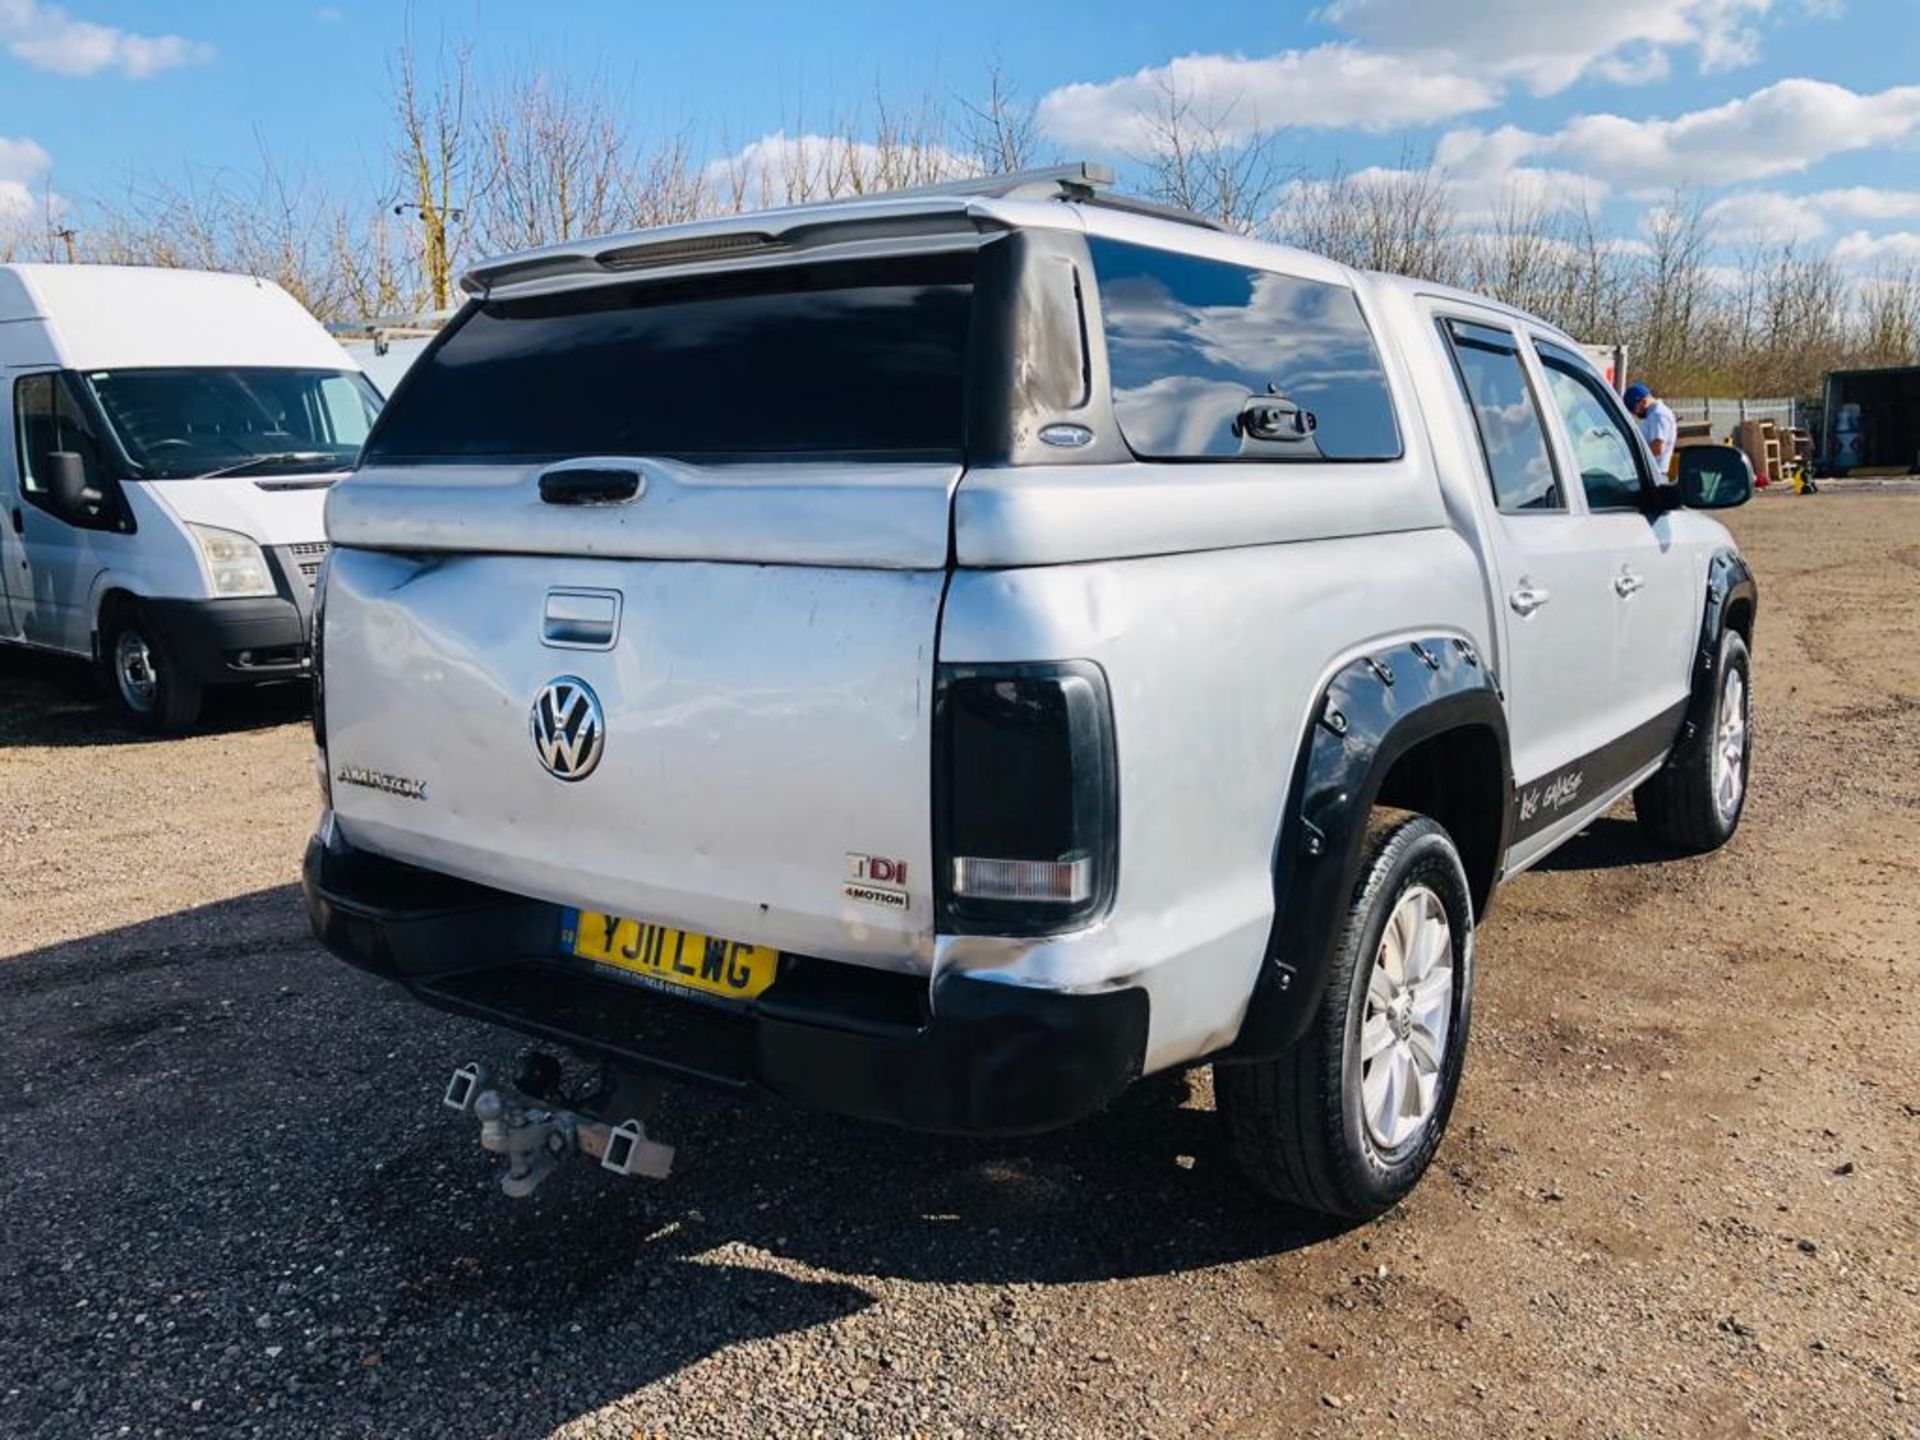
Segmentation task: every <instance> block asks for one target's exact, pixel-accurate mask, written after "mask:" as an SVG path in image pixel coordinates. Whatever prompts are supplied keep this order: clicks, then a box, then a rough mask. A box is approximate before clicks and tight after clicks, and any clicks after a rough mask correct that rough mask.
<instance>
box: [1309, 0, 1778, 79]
mask: <svg viewBox="0 0 1920 1440" xmlns="http://www.w3.org/2000/svg"><path fill="white" fill-rule="evenodd" d="M1769 6H1770V0H1611V3H1609V4H1607V5H1604V6H1601V5H1596V4H1594V3H1593V0H1332V3H1331V4H1329V5H1327V6H1326V7H1325V8H1324V9H1323V10H1321V11H1320V17H1321V18H1322V19H1324V20H1326V21H1328V22H1329V23H1331V24H1333V25H1336V26H1338V27H1339V28H1340V29H1341V30H1344V31H1345V32H1346V33H1347V34H1349V35H1351V36H1353V37H1354V38H1355V39H1357V40H1360V41H1362V42H1363V43H1365V44H1368V45H1371V46H1374V47H1376V48H1378V49H1381V50H1390V51H1396V52H1407V51H1420V52H1425V53H1427V54H1430V55H1432V56H1434V57H1436V59H1437V60H1439V61H1440V62H1441V63H1445V64H1448V65H1450V66H1452V67H1453V68H1454V69H1455V70H1456V71H1459V72H1463V73H1470V74H1480V75H1490V76H1494V77H1496V78H1499V79H1503V80H1513V81H1517V82H1519V83H1521V84H1524V85H1525V86H1526V87H1527V88H1528V89H1530V90H1532V91H1533V92H1534V93H1535V94H1537V95H1551V94H1554V93H1556V92H1558V91H1561V90H1564V89H1566V88H1567V87H1568V86H1569V85H1571V84H1573V83H1574V82H1575V81H1576V80H1579V79H1581V78H1583V77H1585V76H1588V75H1593V76H1595V77H1597V78H1600V79H1603V80H1610V81H1613V82H1615V83H1628V84H1631V83H1635V82H1643V81H1647V80H1654V79H1658V78H1660V77H1661V76H1663V75H1665V74H1666V73H1667V71H1668V69H1669V68H1670V60H1669V52H1671V51H1675V50H1691V51H1693V52H1695V54H1696V56H1697V63H1698V65H1699V68H1700V69H1702V70H1708V71H1711V70H1727V69H1731V68H1733V67H1735V66H1738V65H1744V64H1747V63H1749V62H1750V61H1752V60H1753V59H1754V57H1755V55H1756V54H1757V53H1758V49H1759V37H1758V35H1757V33H1756V32H1755V30H1754V27H1753V22H1754V20H1756V19H1757V18H1758V17H1760V16H1761V15H1764V14H1765V13H1766V11H1767V10H1768V8H1769Z"/></svg>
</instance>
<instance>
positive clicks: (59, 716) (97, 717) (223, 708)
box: [0, 645, 310, 749]
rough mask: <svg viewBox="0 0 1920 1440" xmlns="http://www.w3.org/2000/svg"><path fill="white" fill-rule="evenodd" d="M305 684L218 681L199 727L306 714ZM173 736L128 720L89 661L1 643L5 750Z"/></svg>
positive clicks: (0, 720) (272, 721) (232, 727)
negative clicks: (136, 726) (221, 684)
mask: <svg viewBox="0 0 1920 1440" xmlns="http://www.w3.org/2000/svg"><path fill="white" fill-rule="evenodd" d="M309 708H310V706H309V695H308V691H307V687H306V685H304V684H288V685H267V686H260V687H258V688H253V687H247V686H234V687H216V688H214V689H212V690H209V691H208V692H207V703H206V711H205V713H204V714H203V715H202V717H201V720H200V723H199V724H198V725H197V726H195V727H194V731H193V733H196V734H203V733H206V732H209V731H215V732H227V731H239V730H260V729H265V728H267V727H269V726H274V725H286V724H290V723H293V722H295V721H300V720H304V719H306V717H307V714H308V712H309ZM170 738H173V737H170V736H165V735H147V734H144V733H142V732H141V731H138V730H135V729H134V728H133V727H132V726H130V725H128V724H127V723H126V721H124V720H123V719H122V718H121V716H120V712H119V710H118V709H117V708H116V707H115V705H114V703H113V701H112V700H111V699H109V698H108V696H107V694H106V692H105V691H104V690H103V689H102V688H101V685H100V682H99V680H98V678H97V677H96V675H95V672H94V669H93V667H92V666H91V665H90V664H88V663H87V662H86V661H84V660H75V659H71V658H69V657H67V656H64V655H49V654H46V653H44V652H41V651H35V650H22V649H17V648H15V647H13V646H10V645H8V646H0V749H8V748H11V747H16V746H18V747H26V746H73V745H153V744H164V743H166V741H167V740H169V739H170Z"/></svg>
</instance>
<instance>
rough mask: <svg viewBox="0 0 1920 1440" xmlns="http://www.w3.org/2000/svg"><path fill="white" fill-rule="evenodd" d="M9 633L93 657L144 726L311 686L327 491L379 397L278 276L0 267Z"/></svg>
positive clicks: (1, 492) (16, 639)
mask: <svg viewBox="0 0 1920 1440" xmlns="http://www.w3.org/2000/svg"><path fill="white" fill-rule="evenodd" d="M0 382H4V383H0V415H4V416H5V417H6V420H7V426H6V430H7V434H8V435H9V437H10V443H8V444H6V445H5V446H4V447H0V450H3V451H4V453H3V454H0V512H4V514H0V644H4V643H11V644H17V645H28V646H33V647H35V648H37V649H42V650H52V651H59V652H62V653H65V654H70V655H76V656H83V657H88V658H92V659H94V660H96V661H97V662H98V663H99V664H100V665H101V667H102V670H103V672H104V674H105V676H106V678H107V680H108V682H109V688H110V689H111V691H112V693H113V694H114V695H115V696H116V697H117V698H118V700H119V702H120V704H121V706H122V707H123V708H124V710H125V711H126V713H127V715H128V717H129V718H130V719H131V720H132V721H134V722H135V723H136V724H138V725H140V726H141V727H143V728H146V729H153V730H175V729H180V728H183V727H185V726H187V725H190V724H192V723H193V721H194V720H195V718H197V716H198V714H199V711H200V702H201V697H202V694H203V692H204V690H205V687H206V686H208V685H216V684H235V683H258V682H265V681H276V680H297V679H302V678H304V677H305V676H306V675H307V674H308V671H309V665H310V662H309V658H308V651H307V613H308V610H309V608H310V606H311V603H312V592H313V581H314V577H315V576H316V575H317V574H318V572H319V569H320V562H321V560H322V559H323V558H324V556H325V554H326V548H327V547H326V541H325V533H324V527H323V525H322V521H321V504H322V501H323V499H324V498H325V492H326V490H327V488H328V487H329V486H331V485H332V484H333V482H334V481H335V480H336V479H338V478H339V476H340V475H341V474H342V473H344V472H345V471H346V470H347V469H348V468H350V467H351V466H352V464H353V463H354V459H355V457H356V455H357V454H358V453H359V449H360V442H361V441H362V440H363V439H365V438H366V434H367V430H368V427H369V426H370V425H371V424H372V422H373V418H374V415H375V414H376V413H377V411H378V409H379V405H380V400H379V396H378V394H377V392H375V390H374V389H373V387H372V386H371V385H369V384H368V383H367V380H366V377H365V376H364V375H362V374H361V372H360V368H359V367H358V366H357V365H355V364H354V362H353V360H352V359H351V358H350V357H349V356H348V355H347V353H346V352H345V351H344V350H342V349H341V348H340V346H339V345H338V343H336V342H335V341H334V339H333V338H332V337H331V336H329V335H328V334H327V332H326V331H325V330H324V329H323V328H322V327H321V325H320V323H319V322H318V321H316V320H315V319H314V318H313V317H312V316H311V315H309V314H308V313H307V311H306V310H305V309H304V308H303V307H302V306H301V305H300V303H299V302H298V301H296V300H295V299H294V298H293V297H292V296H290V295H288V294H287V293H286V291H284V290H282V289H281V288H280V287H279V286H277V285H275V284H273V283H272V282H270V281H266V280H256V279H254V278H252V277H251V276H245V275H216V274H209V273H206V272H204V271H193V270H163V269H140V268H132V267H122V266H111V265H0Z"/></svg>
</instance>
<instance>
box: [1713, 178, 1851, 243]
mask: <svg viewBox="0 0 1920 1440" xmlns="http://www.w3.org/2000/svg"><path fill="white" fill-rule="evenodd" d="M1813 199H1814V197H1812V196H1807V195H1787V194H1783V193H1782V192H1780V191H1778V190H1740V191H1736V192H1734V193H1733V194H1731V195H1723V196H1721V197H1720V199H1718V200H1715V201H1714V202H1713V203H1712V204H1711V205H1709V206H1707V208H1706V210H1705V211H1704V212H1703V215H1702V218H1704V219H1705V220H1706V222H1707V224H1708V225H1710V226H1711V227H1712V228H1713V234H1714V236H1715V238H1717V239H1720V240H1729V241H1732V242H1733V243H1735V244H1743V243H1746V242H1749V241H1754V240H1764V241H1767V242H1769V243H1772V244H1793V243H1797V242H1800V241H1805V240H1817V239H1819V238H1820V237H1821V236H1822V235H1825V234H1826V233H1827V222H1826V219H1825V217H1823V216H1822V215H1821V213H1820V210H1819V207H1818V206H1817V205H1815V204H1814V203H1813Z"/></svg>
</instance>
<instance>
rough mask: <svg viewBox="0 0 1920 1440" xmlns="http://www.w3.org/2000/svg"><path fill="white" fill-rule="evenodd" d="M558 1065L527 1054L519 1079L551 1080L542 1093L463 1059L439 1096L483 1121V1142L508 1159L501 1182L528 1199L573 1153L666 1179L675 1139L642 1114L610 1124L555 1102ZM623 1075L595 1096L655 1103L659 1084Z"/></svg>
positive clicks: (630, 1173)
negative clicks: (666, 1139) (651, 1127)
mask: <svg viewBox="0 0 1920 1440" xmlns="http://www.w3.org/2000/svg"><path fill="white" fill-rule="evenodd" d="M558 1069H559V1067H558V1065H557V1064H556V1063H555V1062H554V1061H552V1060H551V1059H550V1058H549V1057H546V1056H543V1055H534V1056H529V1057H528V1059H527V1061H526V1062H525V1063H524V1064H523V1065H522V1066H521V1075H522V1077H523V1078H522V1081H521V1083H522V1084H526V1083H527V1080H526V1078H525V1077H527V1076H530V1075H531V1076H539V1077H540V1078H541V1079H542V1080H543V1081H545V1082H546V1083H543V1084H542V1085H541V1086H540V1087H539V1088H540V1089H541V1090H542V1091H543V1092H544V1094H542V1095H528V1094H525V1093H523V1092H522V1091H521V1090H520V1089H519V1088H516V1087H515V1086H513V1085H509V1084H506V1083H505V1082H502V1081H496V1080H495V1079H494V1078H493V1072H492V1071H491V1070H490V1069H489V1068H488V1067H487V1066H485V1065H483V1064H480V1063H479V1062H477V1061H476V1062H473V1063H471V1064H467V1065H462V1066H461V1067H460V1068H459V1069H458V1070H455V1071H454V1072H453V1078H452V1079H451V1080H449V1081H448V1082H447V1091H446V1094H445V1096H444V1097H442V1103H443V1104H445V1105H446V1107H447V1108H448V1109H449V1110H457V1111H459V1112H460V1113H462V1114H471V1115H472V1116H473V1117H474V1118H475V1119H476V1120H478V1121H479V1122H480V1148H481V1149H482V1150H485V1151H487V1152H488V1153H490V1154H493V1155H499V1156H501V1157H502V1158H504V1159H505V1160H506V1162H507V1168H506V1170H505V1172H504V1173H502V1175H501V1176H500V1188H501V1189H502V1190H504V1191H506V1193H507V1194H508V1195H510V1196H512V1197H513V1198H514V1199H516V1200H520V1199H525V1198H526V1197H527V1196H529V1195H531V1194H533V1192H534V1191H535V1190H536V1189H538V1188H539V1185H540V1182H541V1181H542V1180H545V1179H546V1178H547V1176H549V1175H551V1174H552V1173H553V1172H554V1170H555V1169H556V1168H557V1167H558V1166H559V1164H560V1162H561V1161H562V1160H565V1159H566V1158H568V1157H569V1156H572V1155H580V1156H585V1157H586V1158H588V1159H590V1160H595V1161H598V1162H599V1165H600V1168H601V1169H602V1170H610V1171H612V1172H613V1173H614V1174H616V1175H622V1176H626V1177H629V1178H632V1177H635V1176H644V1177H645V1178H647V1179H649V1180H664V1179H666V1178H667V1176H668V1175H669V1174H670V1173H671V1172H672V1170H673V1146H671V1145H663V1144H661V1143H660V1142H659V1141H658V1140H654V1139H651V1138H649V1137H648V1135H647V1127H646V1125H645V1123H644V1122H643V1121H641V1120H640V1119H638V1118H633V1119H627V1120H622V1121H620V1122H619V1123H618V1124H613V1123H610V1122H608V1121H606V1120H602V1119H599V1118H596V1117H595V1116H593V1115H591V1114H588V1113H586V1112H585V1110H584V1109H565V1108H561V1107H558V1106H556V1105H555V1104H553V1100H552V1097H553V1094H554V1089H555V1084H554V1082H555V1081H556V1080H557V1077H558ZM622 1078H623V1080H624V1083H621V1082H620V1081H614V1080H611V1079H603V1080H602V1083H601V1085H600V1088H599V1090H598V1092H597V1093H596V1095H595V1097H594V1101H599V1100H603V1099H611V1100H614V1101H626V1102H627V1103H628V1104H629V1105H633V1106H634V1107H635V1108H641V1107H642V1106H644V1108H651V1102H652V1100H653V1099H654V1094H655V1091H656V1090H657V1086H654V1085H649V1084H647V1083H645V1082H641V1081H636V1080H633V1079H631V1078H628V1077H622ZM594 1101H590V1102H588V1103H589V1104H592V1103H594Z"/></svg>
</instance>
